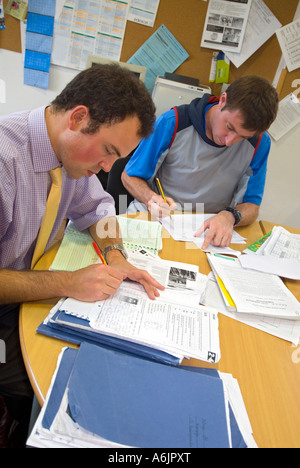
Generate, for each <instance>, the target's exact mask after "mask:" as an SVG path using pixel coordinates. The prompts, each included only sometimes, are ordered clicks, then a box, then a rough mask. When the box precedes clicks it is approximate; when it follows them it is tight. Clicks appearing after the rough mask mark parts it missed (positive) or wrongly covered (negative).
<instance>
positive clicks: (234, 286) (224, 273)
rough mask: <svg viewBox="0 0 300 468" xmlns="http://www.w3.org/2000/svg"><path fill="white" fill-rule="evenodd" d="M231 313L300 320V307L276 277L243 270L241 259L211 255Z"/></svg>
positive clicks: (213, 267)
mask: <svg viewBox="0 0 300 468" xmlns="http://www.w3.org/2000/svg"><path fill="white" fill-rule="evenodd" d="M207 258H208V261H209V263H210V265H211V268H212V271H213V272H214V274H215V277H216V279H217V281H218V285H219V287H220V290H221V293H222V295H223V298H224V301H225V303H226V305H227V307H228V310H232V311H237V312H239V313H248V314H249V313H252V314H255V315H269V316H272V317H279V318H284V319H290V320H299V319H300V304H299V302H298V301H297V299H296V298H295V296H294V295H293V294H292V293H291V292H290V291H289V289H288V288H287V287H286V286H285V285H284V283H283V281H282V280H281V279H280V278H279V277H278V276H276V275H271V274H268V273H263V272H258V271H253V270H250V269H246V268H243V267H242V265H241V263H240V260H239V259H235V258H232V257H226V256H222V255H216V254H207Z"/></svg>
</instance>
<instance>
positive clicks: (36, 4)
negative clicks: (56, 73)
mask: <svg viewBox="0 0 300 468" xmlns="http://www.w3.org/2000/svg"><path fill="white" fill-rule="evenodd" d="M54 15H55V0H48V1H47V2H44V1H42V0H29V2H28V15H27V30H26V50H25V61H24V84H26V85H30V86H36V87H38V88H44V89H47V88H48V85H49V69H50V62H51V51H52V41H53V30H54Z"/></svg>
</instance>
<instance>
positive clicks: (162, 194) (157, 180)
mask: <svg viewBox="0 0 300 468" xmlns="http://www.w3.org/2000/svg"><path fill="white" fill-rule="evenodd" d="M156 182H157V184H158V187H159V191H160V194H161V196H162V198H163V201H164V202H165V203H167V204H168V202H167V200H166V197H165V194H164V191H163V189H162V186H161V183H160V180H159V178H158V177H156ZM169 216H170V218H171V213H170V214H169Z"/></svg>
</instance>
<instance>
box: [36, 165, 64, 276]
mask: <svg viewBox="0 0 300 468" xmlns="http://www.w3.org/2000/svg"><path fill="white" fill-rule="evenodd" d="M49 174H50V176H51V179H52V185H51V189H50V193H49V195H48V199H47V204H46V210H45V214H44V219H43V221H42V224H41V227H40V231H39V234H38V237H37V241H36V246H35V250H34V253H33V257H32V261H31V269H32V270H33V269H34V268H35V266H36V264H37V262H38V261H39V259H40V258H41V257H42V255H43V253H44V251H45V248H46V245H47V242H48V240H49V237H50V234H51V231H52V229H53V226H54V223H55V219H56V216H57V212H58V207H59V203H60V199H61V181H62V172H61V167H56V168H55V169H53V170H52V171H49Z"/></svg>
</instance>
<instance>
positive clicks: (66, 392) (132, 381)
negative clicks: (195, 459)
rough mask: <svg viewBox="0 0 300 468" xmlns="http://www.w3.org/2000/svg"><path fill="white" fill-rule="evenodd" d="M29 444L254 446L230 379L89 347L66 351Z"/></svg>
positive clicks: (245, 413)
mask: <svg viewBox="0 0 300 468" xmlns="http://www.w3.org/2000/svg"><path fill="white" fill-rule="evenodd" d="M27 444H28V445H29V446H33V447H40V448H52V447H54V448H60V447H61V448H62V447H65V448H67V447H68V448H76V447H78V448H92V447H95V448H96V447H107V448H122V447H140V448H200V447H207V448H230V447H233V448H235V447H238V448H246V447H251V448H254V447H256V443H255V441H254V439H253V436H252V429H251V426H250V422H249V419H248V416H247V412H246V409H245V406H244V403H243V398H242V395H241V392H240V389H239V386H238V383H237V381H236V380H235V379H234V378H233V377H232V376H231V375H229V374H220V373H218V372H217V371H214V370H210V369H201V368H193V367H185V368H183V367H174V366H167V365H164V364H158V363H154V362H151V361H147V360H143V359H139V358H136V357H133V356H130V355H127V354H123V353H118V352H115V351H111V350H107V349H103V348H101V347H98V346H93V345H90V344H87V343H84V344H83V345H82V346H81V347H80V349H79V350H74V349H70V348H66V349H65V350H63V352H62V354H61V356H60V358H59V361H58V366H57V369H56V372H55V374H54V376H53V379H52V383H51V386H50V389H49V391H48V394H47V397H46V401H45V404H44V405H43V408H42V411H41V413H40V415H39V417H38V419H37V422H36V424H35V426H34V428H33V431H32V433H31V435H30V437H29V439H28V442H27Z"/></svg>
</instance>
